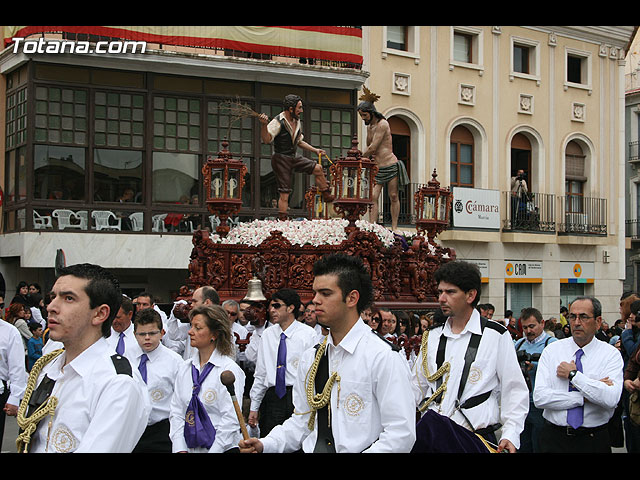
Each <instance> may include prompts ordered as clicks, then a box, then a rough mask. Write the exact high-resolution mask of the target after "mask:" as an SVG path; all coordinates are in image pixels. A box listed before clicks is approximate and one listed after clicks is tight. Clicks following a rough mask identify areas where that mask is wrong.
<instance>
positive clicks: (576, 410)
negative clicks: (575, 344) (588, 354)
mask: <svg viewBox="0 0 640 480" xmlns="http://www.w3.org/2000/svg"><path fill="white" fill-rule="evenodd" d="M582 355H584V352H583V351H582V349H581V348H580V349H578V351H577V352H576V368H577V369H578V371H579V372H582V360H581V359H582ZM573 390H577V388H576V387H574V386H573V385H571V382H569V391H570V392H571V391H573ZM583 416H584V409H583V407H582V406H579V407H573V408H570V409H569V410H567V423H568V424H569V426H570V427H571V428H578V427H579V426H581V425H582V422H583V420H584V418H583Z"/></svg>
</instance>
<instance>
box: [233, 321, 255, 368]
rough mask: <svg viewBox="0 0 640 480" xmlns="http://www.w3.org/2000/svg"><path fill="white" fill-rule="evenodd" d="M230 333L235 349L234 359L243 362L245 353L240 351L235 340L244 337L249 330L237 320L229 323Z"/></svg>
mask: <svg viewBox="0 0 640 480" xmlns="http://www.w3.org/2000/svg"><path fill="white" fill-rule="evenodd" d="M231 335H232V336H233V345H234V347H235V349H236V361H237V362H244V361H245V360H246V359H247V354H246V352H243V351H240V348H239V346H238V344H237V341H238V340H244V339H246V338H247V335H249V331H248V330H247V329H246V328H245V327H243V326H242V325H240V324H239V323H238V322H233V323H232V324H231ZM249 341H251V340H249ZM245 350H246V349H245Z"/></svg>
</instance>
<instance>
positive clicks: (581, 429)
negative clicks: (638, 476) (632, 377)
mask: <svg viewBox="0 0 640 480" xmlns="http://www.w3.org/2000/svg"><path fill="white" fill-rule="evenodd" d="M601 315H602V307H601V304H600V302H599V301H598V299H596V298H593V297H578V298H576V299H575V300H574V301H573V303H572V304H571V306H570V309H569V315H568V320H569V323H570V326H571V337H569V338H563V339H561V340H558V341H557V342H554V343H552V344H550V345H548V346H547V347H546V348H545V349H544V350H543V351H542V355H541V356H540V361H539V362H538V370H537V373H536V384H535V387H534V391H533V401H534V403H535V405H536V407H537V408H541V409H544V412H543V414H542V415H543V417H544V419H545V420H546V422H545V425H544V428H543V429H542V432H541V433H540V446H541V453H551V452H553V453H596V452H601V453H609V452H611V443H610V439H609V429H608V422H609V420H610V419H611V417H612V416H613V413H614V410H615V408H616V406H617V405H618V401H619V400H620V395H621V394H622V386H623V360H622V355H620V352H619V351H618V350H617V349H616V348H615V347H614V346H613V345H610V344H609V343H607V342H603V341H601V340H598V339H597V338H595V335H596V332H597V331H598V329H599V328H600V325H601V323H602V316H601ZM574 416H575V417H577V423H576V421H574Z"/></svg>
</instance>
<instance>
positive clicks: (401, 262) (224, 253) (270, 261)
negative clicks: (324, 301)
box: [179, 219, 455, 311]
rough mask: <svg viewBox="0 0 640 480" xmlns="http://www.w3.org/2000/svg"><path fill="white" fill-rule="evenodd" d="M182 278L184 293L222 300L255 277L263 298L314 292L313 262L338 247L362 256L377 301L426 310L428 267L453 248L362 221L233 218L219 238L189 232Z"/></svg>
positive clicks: (433, 303) (430, 283) (432, 293)
mask: <svg viewBox="0 0 640 480" xmlns="http://www.w3.org/2000/svg"><path fill="white" fill-rule="evenodd" d="M192 241H193V250H192V253H191V257H190V260H189V267H188V272H189V273H188V278H187V281H186V284H185V285H184V286H182V287H181V289H180V293H179V296H180V297H182V298H187V297H190V296H191V294H192V293H193V291H194V290H195V289H196V288H198V287H200V286H203V285H210V286H212V287H214V288H215V289H216V290H217V291H218V293H219V295H220V298H221V299H234V300H241V299H242V298H243V297H244V296H245V294H246V293H247V288H248V285H249V281H250V280H251V279H252V278H254V277H255V278H258V279H259V280H260V281H261V282H262V289H263V292H264V295H265V297H266V298H267V299H268V298H270V297H271V295H272V294H273V293H275V292H276V291H278V290H280V289H282V288H292V289H294V290H296V291H297V292H298V293H299V295H300V297H301V299H302V301H303V302H305V301H309V300H311V299H312V298H313V291H312V286H313V264H314V263H315V262H316V261H317V260H319V259H320V258H321V257H322V256H323V255H326V254H329V253H334V252H342V253H346V254H348V255H356V256H359V257H361V258H362V260H363V261H364V263H365V265H366V266H367V268H368V269H369V272H370V274H371V278H372V281H373V286H374V302H375V305H376V306H377V307H388V308H398V309H405V310H422V311H427V310H433V309H435V308H436V307H437V293H436V285H435V282H434V280H433V273H434V272H435V271H436V270H437V269H438V267H440V265H441V264H442V263H444V262H447V261H450V260H453V259H455V252H454V251H453V250H452V249H450V248H443V247H442V246H440V245H438V244H437V243H435V242H434V241H430V240H428V239H426V238H425V237H424V236H422V235H420V233H417V234H416V235H415V236H412V237H406V236H400V235H397V234H393V233H392V232H391V231H389V230H388V229H386V228H384V227H382V226H380V225H377V224H372V223H368V222H366V221H364V220H358V221H357V222H355V225H354V223H353V222H352V223H350V222H349V221H348V220H346V219H312V220H306V219H303V220H254V221H253V222H244V223H242V222H241V223H239V224H238V225H236V226H235V227H233V228H231V229H230V230H229V232H228V233H225V234H224V235H223V236H221V235H219V234H217V233H211V232H209V231H206V230H199V231H196V232H195V233H194V234H193V239H192Z"/></svg>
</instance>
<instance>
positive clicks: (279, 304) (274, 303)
mask: <svg viewBox="0 0 640 480" xmlns="http://www.w3.org/2000/svg"><path fill="white" fill-rule="evenodd" d="M283 305H284V304H283V303H278V302H273V303H272V304H271V308H273V309H274V310H278V309H279V308H280V307H282V306H283Z"/></svg>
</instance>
